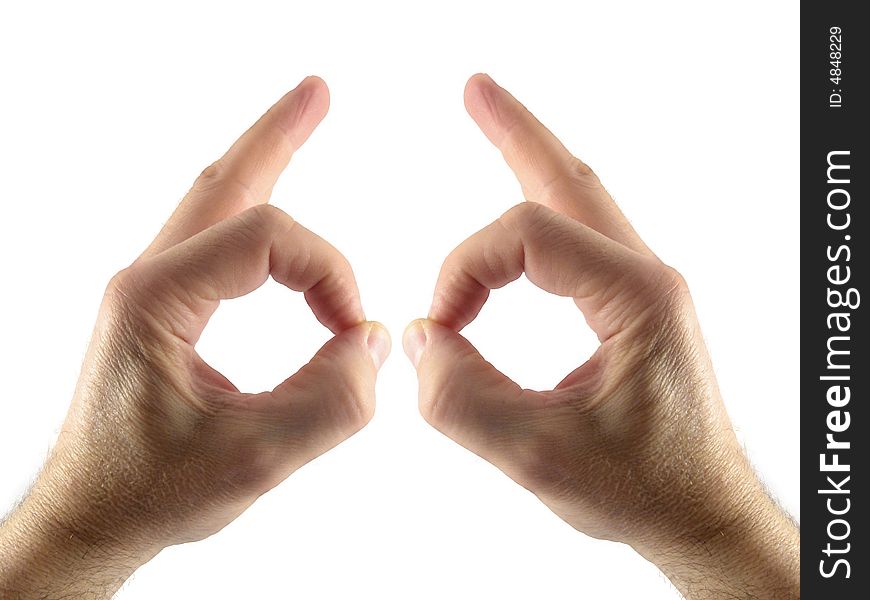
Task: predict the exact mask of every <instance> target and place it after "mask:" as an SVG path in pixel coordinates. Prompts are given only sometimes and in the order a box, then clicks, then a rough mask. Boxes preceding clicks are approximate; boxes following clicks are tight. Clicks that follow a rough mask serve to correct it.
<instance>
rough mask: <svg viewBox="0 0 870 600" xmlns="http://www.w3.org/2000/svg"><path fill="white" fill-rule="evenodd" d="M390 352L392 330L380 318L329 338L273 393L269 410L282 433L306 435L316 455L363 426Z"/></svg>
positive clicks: (295, 437) (371, 410) (297, 437)
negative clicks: (380, 371) (378, 374)
mask: <svg viewBox="0 0 870 600" xmlns="http://www.w3.org/2000/svg"><path fill="white" fill-rule="evenodd" d="M389 353H390V335H389V333H388V332H387V330H386V328H385V327H384V326H383V325H381V324H380V323H373V322H365V323H361V324H359V325H357V326H355V327H353V328H351V329H348V330H346V331H344V332H342V333H340V334H338V335H336V336H335V337H334V338H332V339H331V340H329V341H328V342H327V343H326V344H325V345H324V346H323V347H322V348H321V349H320V350H319V351H318V352H317V353H316V354H315V355H314V358H312V359H311V361H310V362H309V363H308V364H306V365H305V366H304V367H302V368H301V369H300V370H299V371H297V372H296V373H295V374H294V375H293V376H292V377H290V378H288V379H287V380H285V381H284V382H283V383H281V384H280V385H279V386H278V387H276V388H275V389H274V390H273V391H272V393H271V404H272V407H271V409H270V410H269V411H268V413H269V414H270V415H271V416H272V418H273V419H274V422H275V424H276V425H278V426H280V428H281V429H282V431H283V437H284V438H285V439H287V440H289V441H290V442H291V443H292V442H293V440H300V439H306V438H307V439H308V440H309V441H308V443H307V444H306V446H307V450H308V452H309V453H310V454H311V455H313V456H316V455H318V454H321V453H323V452H325V451H326V450H328V449H329V448H331V447H333V446H335V445H336V444H338V443H339V442H341V441H342V440H344V439H345V438H347V437H349V436H351V435H353V434H354V433H355V432H357V431H358V430H360V429H361V428H362V427H363V426H364V425H365V424H366V423H368V422H369V420H371V418H372V415H373V414H374V410H375V382H376V379H377V373H378V370H379V369H380V368H381V365H383V363H384V361H385V360H386V358H387V356H388V355H389ZM312 434H313V437H312ZM313 456H312V458H313Z"/></svg>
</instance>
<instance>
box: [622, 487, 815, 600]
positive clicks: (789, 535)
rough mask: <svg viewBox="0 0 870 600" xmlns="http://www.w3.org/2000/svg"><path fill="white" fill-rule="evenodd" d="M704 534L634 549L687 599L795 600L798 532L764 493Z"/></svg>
mask: <svg viewBox="0 0 870 600" xmlns="http://www.w3.org/2000/svg"><path fill="white" fill-rule="evenodd" d="M739 514H740V516H739V517H737V518H733V519H727V520H725V521H723V522H722V523H720V525H719V526H718V527H716V528H715V529H714V530H711V531H709V532H707V533H705V534H704V535H701V536H698V535H694V536H691V535H687V536H685V537H683V538H682V539H679V540H674V541H673V543H670V544H658V545H654V546H642V547H637V548H636V549H637V550H638V551H639V552H640V553H641V554H642V555H644V556H645V557H646V558H647V559H648V560H650V561H651V562H653V563H654V564H656V565H657V566H658V567H659V569H661V571H662V572H663V573H664V574H665V576H666V577H667V578H668V579H669V580H670V581H671V583H673V584H674V586H675V587H677V589H679V590H680V592H682V594H683V595H684V596H685V597H686V598H687V599H689V600H703V599H707V598H735V599H737V598H740V599H747V600H748V599H755V598H764V599H771V600H778V599H783V600H786V599H792V598H800V531H799V529H798V527H797V526H796V525H795V524H794V523H793V522H792V521H791V519H790V518H789V517H788V516H787V515H786V514H785V513H784V512H783V511H782V510H781V509H780V508H779V507H778V506H777V505H776V504H775V503H774V502H773V501H772V500H771V499H770V498H768V497H767V496H766V495H764V494H763V492H762V493H761V495H759V496H756V497H755V498H752V499H747V500H745V501H744V502H743V503H742V505H741V506H740V507H739Z"/></svg>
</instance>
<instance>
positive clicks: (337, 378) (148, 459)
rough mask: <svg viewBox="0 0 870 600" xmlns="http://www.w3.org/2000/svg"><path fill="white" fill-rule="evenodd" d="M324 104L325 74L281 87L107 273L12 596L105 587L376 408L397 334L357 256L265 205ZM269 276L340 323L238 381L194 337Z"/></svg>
mask: <svg viewBox="0 0 870 600" xmlns="http://www.w3.org/2000/svg"><path fill="white" fill-rule="evenodd" d="M328 105H329V92H328V90H327V88H326V85H325V84H324V83H323V81H321V80H320V79H318V78H315V77H309V78H307V79H305V80H304V81H303V82H302V83H301V84H300V85H299V86H298V87H297V88H296V89H294V90H293V91H291V92H289V93H288V94H287V95H286V96H284V97H283V98H282V99H281V100H279V101H278V103H277V104H275V106H273V107H272V108H271V109H270V110H269V111H268V112H267V113H266V114H265V115H264V116H263V117H262V118H261V119H260V120H259V121H258V122H257V123H256V124H255V125H254V126H253V127H252V128H251V129H250V130H249V131H248V132H246V133H245V134H244V135H243V136H242V137H241V138H240V139H239V140H238V141H237V142H236V143H235V144H234V145H233V146H232V147H231V148H230V149H229V151H228V152H227V153H226V155H225V156H224V157H223V158H221V159H219V160H218V161H217V162H215V163H214V164H213V165H211V166H210V167H209V168H207V169H206V170H205V171H204V172H203V173H202V175H200V177H199V178H198V179H197V180H196V182H195V183H194V185H193V187H192V189H191V190H190V192H189V193H188V194H187V196H186V197H185V198H184V200H183V201H182V202H181V204H180V205H179V206H178V209H177V210H176V211H175V213H174V214H173V215H172V217H171V218H170V219H169V221H168V222H167V223H166V225H165V227H164V228H163V230H162V231H161V232H160V234H159V235H158V236H157V238H156V239H155V240H154V242H153V243H152V244H151V245H150V246H149V247H148V248H147V249H146V250H145V252H144V253H143V254H142V255H141V256H140V257H139V258H138V259H137V260H136V261H135V262H134V263H133V264H132V265H131V266H130V267H128V268H127V269H124V270H123V271H121V272H120V273H118V274H117V275H116V276H115V277H114V278H113V279H112V281H111V282H110V283H109V285H108V287H107V289H106V293H105V297H104V300H103V302H102V306H101V308H100V312H99V316H98V319H97V324H96V327H95V329H94V334H93V340H92V343H91V345H90V347H89V349H88V352H87V355H86V359H85V363H84V367H83V369H82V373H81V377H80V379H79V383H78V386H77V390H76V392H75V396H74V398H73V401H72V405H71V407H70V410H69V413H68V415H67V417H66V420H65V422H64V424H63V427H62V430H61V434H60V436H59V439H58V442H57V444H56V446H55V448H54V449H53V451H52V453H51V455H50V457H49V459H48V461H47V463H46V465H45V467H44V469H43V471H42V473H41V474H40V476H39V477H38V479H37V481H36V483H35V485H34V486H33V489H32V491H31V493H30V494H29V495H28V497H27V498H26V499H25V500H24V502H23V503H22V505H21V506H20V507H19V508H18V509H17V510H16V511H15V512H14V513H13V514H12V515H11V516H10V517H9V518H8V519H7V520H6V521H5V522H4V523H3V525H2V528H0V590H2V594H0V595H2V597H3V598H109V597H111V596H112V594H113V593H114V592H115V591H116V590H117V589H118V588H119V587H120V585H121V584H122V583H123V582H124V581H125V580H126V579H127V578H128V577H129V576H130V574H132V572H133V571H135V570H136V568H138V567H139V566H140V565H142V564H144V563H145V562H147V561H148V560H149V559H150V558H152V557H153V556H155V555H156V554H157V553H158V552H159V551H160V550H161V549H162V548H164V547H166V546H169V545H172V544H178V543H182V542H188V541H193V540H199V539H202V538H205V537H207V536H209V535H211V534H213V533H215V532H217V531H218V530H220V529H221V528H223V527H224V526H225V525H227V524H228V523H229V522H230V521H232V520H233V519H235V518H236V517H237V516H238V515H239V514H240V513H241V512H242V511H244V510H245V509H246V508H247V507H248V506H250V505H251V504H252V503H253V502H254V501H255V500H256V499H257V497H258V496H260V495H261V494H263V493H264V492H266V491H267V490H269V489H271V488H272V487H274V486H275V485H277V484H278V483H280V482H281V481H283V480H284V479H285V478H286V477H287V476H288V475H290V474H291V473H293V471H295V470H296V469H298V468H299V467H301V466H302V465H304V464H305V463H307V462H308V461H310V460H312V459H313V458H315V457H316V456H318V455H320V454H322V453H323V452H325V451H327V450H329V449H330V448H332V447H333V446H335V445H336V444H338V443H340V442H341V441H343V440H344V439H346V438H348V437H349V436H351V435H353V434H354V433H355V432H356V431H358V430H359V429H360V428H361V427H363V425H365V424H366V423H367V422H368V420H369V419H370V418H371V416H372V413H373V410H374V386H375V378H376V373H377V370H378V368H379V367H380V365H381V364H382V363H383V361H384V360H385V359H386V357H387V354H388V353H389V350H390V338H389V335H388V334H387V332H386V330H385V329H384V328H383V327H382V326H381V325H379V324H377V323H371V322H368V321H366V319H365V315H364V314H363V310H362V306H361V304H360V299H359V292H358V290H357V286H356V282H355V280H354V276H353V272H352V271H351V268H350V265H349V264H348V262H347V261H346V260H345V258H344V257H343V256H342V255H341V254H340V253H339V252H338V251H337V250H336V249H335V248H333V247H332V246H330V245H329V244H328V243H327V242H325V241H324V240H323V239H321V238H319V237H318V236H316V235H315V234H314V233H312V232H311V231H309V230H307V229H305V228H304V227H303V226H302V225H300V224H298V223H296V222H295V221H294V220H293V219H292V218H291V217H290V216H288V215H287V214H285V213H283V212H282V211H280V210H278V209H277V208H274V207H271V206H268V205H266V204H265V203H266V202H267V201H268V199H269V195H270V192H271V189H272V186H273V185H274V184H275V181H276V180H277V178H278V176H279V175H280V173H281V171H282V170H283V169H284V167H285V166H286V165H287V163H288V162H289V160H290V157H291V156H292V154H293V152H295V151H296V149H297V148H298V147H299V146H300V145H301V144H302V143H303V142H304V141H305V140H306V139H307V138H308V136H309V135H310V134H311V132H312V131H313V130H314V128H315V127H316V126H317V124H318V123H319V122H320V120H321V119H322V118H323V117H324V116H325V115H326V112H327V108H328ZM270 275H271V276H272V277H273V278H274V279H275V280H277V281H278V282H280V283H282V284H283V285H285V286H287V287H289V288H291V289H293V290H296V291H300V292H303V293H304V294H305V299H306V300H307V302H308V304H309V305H310V306H311V309H312V311H313V312H314V314H315V316H316V317H317V319H318V320H319V321H320V322H321V323H323V324H324V325H325V326H326V327H328V328H329V329H330V330H331V331H332V332H333V333H334V334H335V336H334V337H333V338H332V339H331V340H330V341H329V342H327V343H326V344H325V345H324V346H323V348H321V349H320V351H319V352H317V354H315V356H314V358H312V360H311V361H310V362H309V363H308V364H307V365H306V366H304V367H303V368H302V369H300V370H299V371H298V372H297V373H296V374H294V375H293V376H291V377H290V378H289V379H287V380H286V381H284V382H283V383H281V384H280V385H279V386H278V387H276V388H275V389H274V390H272V391H270V392H263V393H259V394H243V393H240V392H239V391H238V390H237V389H236V388H235V386H233V384H232V383H230V382H229V381H228V380H227V379H226V378H225V377H223V376H222V375H221V374H220V373H218V372H217V371H215V370H214V369H212V368H211V367H209V366H208V365H207V364H206V363H205V362H204V361H203V360H202V359H201V358H200V357H199V356H198V355H197V353H196V351H195V350H194V346H195V344H196V341H197V339H199V337H200V334H201V333H202V330H203V328H204V327H205V325H206V323H207V322H208V319H209V317H210V316H211V315H212V314H213V313H214V311H215V310H216V309H217V307H218V304H219V302H220V300H221V299H225V298H235V297H238V296H242V295H244V294H247V293H249V292H251V291H253V290H254V289H256V288H258V287H259V286H260V285H262V284H263V283H264V282H265V281H266V279H267V278H268V277H269V276H270Z"/></svg>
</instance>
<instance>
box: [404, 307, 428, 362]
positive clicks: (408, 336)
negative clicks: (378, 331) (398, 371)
mask: <svg viewBox="0 0 870 600" xmlns="http://www.w3.org/2000/svg"><path fill="white" fill-rule="evenodd" d="M402 345H403V346H404V348H405V354H407V355H408V358H410V359H411V362H412V363H413V364H414V367H416V366H417V365H418V364H419V363H420V357H421V356H422V355H423V349H424V348H425V347H426V329H425V328H424V327H423V319H417V320H416V321H412V322H411V324H410V325H408V327H407V328H406V329H405V335H404V336H402Z"/></svg>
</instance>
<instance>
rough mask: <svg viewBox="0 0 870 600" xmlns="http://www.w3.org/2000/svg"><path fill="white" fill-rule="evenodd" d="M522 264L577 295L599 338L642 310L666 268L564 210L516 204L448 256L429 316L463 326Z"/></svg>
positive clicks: (550, 287)
mask: <svg viewBox="0 0 870 600" xmlns="http://www.w3.org/2000/svg"><path fill="white" fill-rule="evenodd" d="M523 272H525V273H526V275H527V276H528V278H529V280H530V281H531V282H532V283H534V284H535V285H537V286H538V287H540V288H542V289H544V290H546V291H548V292H550V293H553V294H557V295H559V296H570V297H572V298H574V300H575V302H576V303H577V305H578V306H579V307H580V309H581V310H582V311H583V313H584V315H585V317H586V320H587V322H588V323H589V325H590V326H591V327H592V329H593V330H594V331H595V332H596V333H597V334H598V337H599V339H600V340H602V342H603V341H604V340H606V339H607V338H609V337H610V336H611V335H613V334H614V333H615V332H616V331H618V330H619V329H621V328H623V327H624V326H625V325H626V323H627V322H628V319H630V318H631V317H634V316H636V315H637V314H640V312H641V311H642V310H643V309H644V308H645V307H646V306H647V305H648V304H649V302H650V298H656V297H658V295H659V294H658V292H657V289H658V288H656V289H654V286H659V285H667V282H666V276H667V273H668V271H667V268H666V267H664V266H663V265H662V264H661V263H660V262H659V261H658V260H656V259H654V258H652V257H650V256H647V255H642V254H639V253H637V252H634V251H633V250H630V249H628V248H626V247H625V246H623V245H622V244H619V243H617V242H615V241H613V240H612V239H610V238H608V237H605V236H603V235H602V234H600V233H598V232H597V231H595V230H593V229H591V228H589V227H587V226H586V225H584V224H582V223H579V222H577V221H575V220H573V219H570V218H569V217H566V216H565V215H562V214H560V213H557V212H554V211H553V210H551V209H549V208H547V207H545V206H543V205H541V204H536V203H524V204H519V205H517V206H515V207H513V208H512V209H510V210H509V211H507V212H506V213H505V214H504V215H502V216H501V217H500V218H499V219H497V220H496V221H495V222H493V223H491V224H490V225H488V226H487V227H485V228H483V229H482V230H480V231H479V232H477V233H475V234H474V235H472V236H471V237H470V238H468V239H467V240H465V241H464V242H463V243H462V244H460V245H459V246H458V247H457V248H456V249H455V250H454V251H453V252H451V253H450V255H449V256H448V257H447V259H446V260H445V261H444V265H443V266H442V267H441V273H440V274H439V276H438V282H437V284H436V286H435V294H434V298H433V302H432V307H431V309H430V311H429V318H430V319H432V320H434V321H437V322H439V323H441V324H442V325H445V326H447V327H450V328H451V329H454V330H456V331H459V330H461V329H462V328H463V327H464V326H465V325H467V324H468V323H470V322H471V321H472V320H473V319H474V318H475V317H476V316H477V314H478V312H480V309H481V308H482V307H483V305H484V303H485V302H486V299H487V297H488V296H489V291H490V290H492V289H496V288H500V287H502V286H504V285H506V284H507V283H510V282H511V281H514V280H515V279H517V278H518V277H519V276H520V275H521V274H522V273H523Z"/></svg>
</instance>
